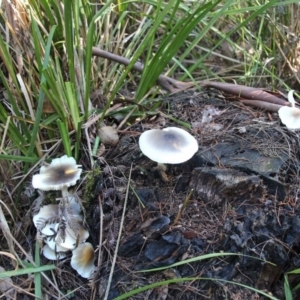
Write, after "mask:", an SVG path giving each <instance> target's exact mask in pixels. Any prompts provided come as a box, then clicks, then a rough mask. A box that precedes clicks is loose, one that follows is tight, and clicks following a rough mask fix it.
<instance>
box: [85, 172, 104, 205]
mask: <svg viewBox="0 0 300 300" xmlns="http://www.w3.org/2000/svg"><path fill="white" fill-rule="evenodd" d="M101 173H102V172H101V169H100V167H97V168H95V169H93V170H91V171H90V172H89V173H88V175H87V176H86V181H85V186H84V192H83V197H82V198H83V203H84V205H85V206H86V207H85V208H88V207H89V206H90V204H91V200H92V199H94V197H95V188H96V185H97V181H98V180H99V176H101Z"/></svg>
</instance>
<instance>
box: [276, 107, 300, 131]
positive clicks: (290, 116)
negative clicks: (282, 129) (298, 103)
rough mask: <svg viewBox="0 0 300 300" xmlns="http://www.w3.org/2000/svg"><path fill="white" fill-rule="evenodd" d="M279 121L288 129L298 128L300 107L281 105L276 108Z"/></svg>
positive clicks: (299, 126)
mask: <svg viewBox="0 0 300 300" xmlns="http://www.w3.org/2000/svg"><path fill="white" fill-rule="evenodd" d="M278 114H279V118H280V120H281V122H282V123H283V124H284V125H285V126H286V127H287V128H288V129H294V130H295V129H300V109H299V108H296V107H288V106H283V107H281V108H280V109H279V110H278Z"/></svg>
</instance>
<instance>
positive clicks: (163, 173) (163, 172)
mask: <svg viewBox="0 0 300 300" xmlns="http://www.w3.org/2000/svg"><path fill="white" fill-rule="evenodd" d="M156 169H157V170H158V171H159V174H160V176H161V177H162V180H163V181H164V182H169V178H168V175H167V173H166V171H167V166H166V165H165V164H163V163H157V167H156Z"/></svg>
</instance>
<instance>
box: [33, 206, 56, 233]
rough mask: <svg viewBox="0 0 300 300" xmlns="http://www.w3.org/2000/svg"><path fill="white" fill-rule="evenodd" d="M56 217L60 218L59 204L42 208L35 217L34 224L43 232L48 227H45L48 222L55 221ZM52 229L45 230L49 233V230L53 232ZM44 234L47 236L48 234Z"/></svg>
mask: <svg viewBox="0 0 300 300" xmlns="http://www.w3.org/2000/svg"><path fill="white" fill-rule="evenodd" d="M56 217H58V204H48V205H44V206H42V207H41V208H40V211H39V212H38V213H37V214H36V215H34V216H33V223H34V226H35V227H36V228H37V229H38V230H43V229H44V227H46V226H45V225H47V221H48V220H51V219H55V218H56ZM50 228H51V226H49V227H47V228H45V231H46V232H47V229H49V230H51V229H50ZM42 233H43V234H46V235H47V233H44V232H42Z"/></svg>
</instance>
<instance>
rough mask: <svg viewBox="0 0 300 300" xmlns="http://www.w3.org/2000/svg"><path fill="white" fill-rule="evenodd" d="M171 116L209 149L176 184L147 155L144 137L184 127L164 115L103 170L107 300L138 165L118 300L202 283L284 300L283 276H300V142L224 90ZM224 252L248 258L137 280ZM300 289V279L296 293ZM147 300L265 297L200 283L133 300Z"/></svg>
mask: <svg viewBox="0 0 300 300" xmlns="http://www.w3.org/2000/svg"><path fill="white" fill-rule="evenodd" d="M168 111H170V112H171V114H172V116H173V117H175V118H176V119H178V120H181V121H184V122H187V123H189V124H191V125H192V130H191V133H192V134H193V135H194V136H195V137H196V138H197V139H198V141H199V145H200V147H199V151H198V152H197V154H196V155H195V156H194V157H193V158H192V159H191V160H190V161H188V162H186V163H183V164H178V165H168V169H167V171H166V173H167V176H168V181H166V180H165V178H163V177H162V176H161V173H160V172H159V170H158V169H157V166H156V163H154V162H152V161H151V160H150V159H148V158H147V157H145V156H143V155H142V154H141V152H140V150H139V147H138V137H139V133H141V132H143V131H145V130H148V129H152V128H164V127H168V126H178V127H180V125H178V124H176V123H175V122H174V121H170V119H169V118H167V117H165V115H164V114H161V115H160V116H156V117H151V118H148V119H146V120H143V121H142V122H140V123H138V124H135V125H134V126H132V127H130V128H129V129H128V130H129V132H130V133H129V134H124V135H123V136H122V137H121V140H120V142H119V144H118V145H117V147H115V148H111V149H109V150H108V151H107V152H106V153H105V155H104V158H103V160H102V161H101V160H99V165H100V167H101V168H102V169H103V173H102V174H101V175H100V176H99V178H97V179H96V181H95V186H96V190H97V192H95V196H97V193H98V194H99V195H100V196H101V197H100V199H101V203H102V209H103V229H104V230H103V248H102V253H101V267H100V270H99V273H98V274H97V276H96V277H97V278H98V280H99V290H98V292H99V296H100V297H101V295H103V293H104V291H105V287H106V284H107V280H108V275H109V272H110V265H111V256H112V255H113V253H114V249H115V248H114V247H115V244H116V239H117V233H118V230H119V224H120V216H121V213H122V208H123V201H124V195H125V189H126V185H127V178H128V177H129V170H130V167H131V165H132V174H131V189H130V193H129V198H128V205H127V210H126V215H125V221H124V229H123V233H122V239H121V245H120V248H119V249H118V259H117V267H116V270H115V274H114V277H113V282H112V285H111V290H110V296H109V299H113V298H115V297H117V296H119V295H121V294H122V293H124V292H125V291H129V290H131V289H133V288H137V287H140V286H144V285H147V284H149V283H153V282H157V281H161V280H166V279H170V278H180V277H192V276H195V277H203V278H211V279H222V280H227V281H233V282H237V283H242V284H245V285H248V286H251V287H256V288H258V289H260V290H263V291H265V292H267V293H270V294H271V295H274V296H275V297H278V298H279V299H283V298H284V294H283V272H286V271H289V270H292V269H295V268H298V267H299V266H300V260H299V255H298V252H299V246H300V245H299V233H300V227H299V226H298V225H299V224H300V211H299V202H298V201H297V199H298V187H299V175H298V174H299V163H298V161H299V150H298V149H299V135H298V134H297V133H294V132H289V131H288V130H287V129H286V128H284V127H283V126H282V125H280V121H279V120H278V117H277V114H267V113H266V112H263V111H258V110H254V109H251V108H248V107H246V106H243V105H241V104H239V103H237V102H229V101H226V100H225V99H224V97H223V96H222V95H221V94H219V93H218V92H216V91H214V90H204V91H203V92H201V93H199V92H196V91H189V92H184V93H181V94H176V95H171V96H168V97H167V98H165V99H164V102H163V109H162V112H163V113H165V114H167V113H168ZM100 187H101V189H100ZM191 191H193V192H192V194H191V197H190V198H189V196H188V195H189V194H190V193H191ZM138 198H139V199H138ZM187 198H189V201H188V203H187V205H186V207H185V209H183V210H182V211H181V207H182V204H183V203H184V201H185V200H186V199H187ZM95 199H96V202H95V203H94V204H93V205H91V206H90V208H89V209H87V218H88V220H93V222H90V221H88V223H89V225H90V227H91V228H93V239H94V243H95V244H96V245H97V243H98V240H99V234H100V232H99V220H100V219H101V218H100V215H99V214H100V213H99V201H98V200H99V197H96V198H95ZM140 202H142V203H143V204H144V206H145V207H144V208H143V207H142V205H141V203H140ZM178 217H179V218H178ZM218 252H231V253H239V254H242V255H241V256H229V257H225V256H224V257H222V258H215V259H210V260H205V261H199V262H194V263H191V264H188V265H183V266H180V267H177V268H176V269H171V270H168V271H160V272H154V273H136V272H135V271H140V270H145V269H149V268H154V267H161V266H167V265H170V264H172V263H175V262H178V261H181V260H183V259H187V258H192V257H196V256H200V255H203V254H208V253H218ZM243 255H244V256H243ZM249 256H251V257H249ZM254 258H258V259H254ZM264 261H269V262H272V263H274V264H275V265H271V264H268V263H265V262H264ZM298 281H299V278H298V277H297V276H295V278H294V279H293V281H292V286H295V285H296V284H298ZM296 297H297V295H296ZM147 298H148V299H263V298H264V297H263V296H260V295H258V294H256V293H255V292H253V291H250V290H247V289H245V288H242V287H240V286H237V285H233V284H225V283H224V282H221V281H217V280H212V281H210V280H198V281H194V282H187V283H181V284H172V285H168V286H164V288H159V289H152V290H150V291H147V292H144V293H141V294H139V295H137V296H135V297H134V298H133V299H147Z"/></svg>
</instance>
